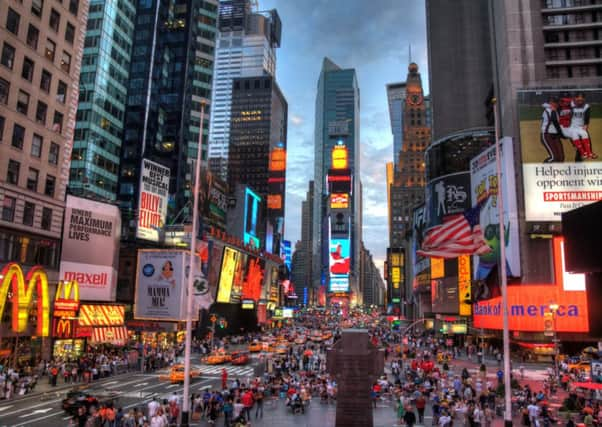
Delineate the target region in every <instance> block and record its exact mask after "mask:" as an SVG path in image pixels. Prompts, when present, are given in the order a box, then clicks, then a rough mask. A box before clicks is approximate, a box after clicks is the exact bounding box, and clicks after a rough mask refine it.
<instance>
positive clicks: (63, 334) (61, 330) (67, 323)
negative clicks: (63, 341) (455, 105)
mask: <svg viewBox="0 0 602 427" xmlns="http://www.w3.org/2000/svg"><path fill="white" fill-rule="evenodd" d="M55 322H56V326H55V333H54V336H56V337H58V338H71V332H72V331H71V324H72V322H71V320H68V319H56V320H55Z"/></svg>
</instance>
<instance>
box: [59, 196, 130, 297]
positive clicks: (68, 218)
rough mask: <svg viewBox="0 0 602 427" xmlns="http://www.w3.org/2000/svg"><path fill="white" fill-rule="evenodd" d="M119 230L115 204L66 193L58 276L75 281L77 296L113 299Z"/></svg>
mask: <svg viewBox="0 0 602 427" xmlns="http://www.w3.org/2000/svg"><path fill="white" fill-rule="evenodd" d="M120 233H121V213H120V212H119V208H118V207H117V206H113V205H109V204H108V203H100V202H95V201H93V200H88V199H82V198H79V197H73V196H71V195H67V201H66V206H65V219H64V225H63V243H62V250H61V266H60V273H59V278H60V280H63V281H65V282H71V281H77V282H78V284H79V293H80V299H82V300H88V301H115V293H116V290H117V270H118V265H119V239H120Z"/></svg>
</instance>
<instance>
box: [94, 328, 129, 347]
mask: <svg viewBox="0 0 602 427" xmlns="http://www.w3.org/2000/svg"><path fill="white" fill-rule="evenodd" d="M127 339H128V331H127V328H126V327H125V326H112V327H106V328H94V330H93V332H92V339H91V343H92V344H104V343H106V344H113V345H125V343H126V342H127Z"/></svg>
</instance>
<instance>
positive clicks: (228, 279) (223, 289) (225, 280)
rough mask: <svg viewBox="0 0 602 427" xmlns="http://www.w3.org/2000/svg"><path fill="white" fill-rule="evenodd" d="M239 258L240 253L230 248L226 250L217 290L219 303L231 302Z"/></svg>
mask: <svg viewBox="0 0 602 427" xmlns="http://www.w3.org/2000/svg"><path fill="white" fill-rule="evenodd" d="M238 257H239V252H238V251H235V250H234V249H232V248H229V247H225V248H224V255H223V257H222V268H221V273H220V276H219V286H218V289H217V302H225V303H229V302H230V294H231V293H232V283H233V281H234V274H235V273H236V265H237V264H238Z"/></svg>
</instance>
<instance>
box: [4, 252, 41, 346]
mask: <svg viewBox="0 0 602 427" xmlns="http://www.w3.org/2000/svg"><path fill="white" fill-rule="evenodd" d="M0 278H1V280H2V281H1V282H0V318H2V316H3V315H4V308H5V307H6V300H7V299H8V290H9V287H10V288H11V290H12V308H13V309H12V330H13V331H14V332H17V333H20V332H25V330H26V329H27V323H28V321H29V310H30V308H31V304H32V303H33V292H34V287H35V289H36V292H37V318H38V322H37V325H36V334H37V335H38V336H43V337H47V336H48V332H49V329H50V317H49V314H50V304H49V300H48V276H47V275H46V272H45V271H44V269H43V268H42V267H40V266H39V265H37V266H34V267H32V268H31V269H30V270H29V272H28V273H27V276H25V277H24V276H23V270H22V269H21V266H19V264H17V263H14V262H11V263H8V264H6V265H5V266H4V268H3V269H2V271H1V272H0Z"/></svg>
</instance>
